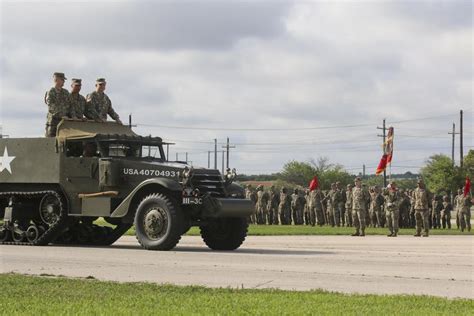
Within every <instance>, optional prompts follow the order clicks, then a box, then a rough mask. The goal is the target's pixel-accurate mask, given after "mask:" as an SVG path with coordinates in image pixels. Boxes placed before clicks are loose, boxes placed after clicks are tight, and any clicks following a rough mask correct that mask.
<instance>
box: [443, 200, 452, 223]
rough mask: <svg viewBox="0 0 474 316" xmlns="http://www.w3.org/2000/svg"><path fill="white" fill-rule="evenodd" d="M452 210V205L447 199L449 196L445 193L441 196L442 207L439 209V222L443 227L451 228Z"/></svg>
mask: <svg viewBox="0 0 474 316" xmlns="http://www.w3.org/2000/svg"><path fill="white" fill-rule="evenodd" d="M452 210H453V205H452V204H451V202H450V201H449V196H447V195H445V196H444V197H443V209H442V210H441V224H442V227H443V229H446V227H448V229H451V211H452Z"/></svg>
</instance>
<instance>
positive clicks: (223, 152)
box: [222, 150, 225, 175]
mask: <svg viewBox="0 0 474 316" xmlns="http://www.w3.org/2000/svg"><path fill="white" fill-rule="evenodd" d="M224 154H225V151H224V150H223V151H222V175H224Z"/></svg>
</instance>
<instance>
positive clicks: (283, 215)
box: [278, 187, 291, 225]
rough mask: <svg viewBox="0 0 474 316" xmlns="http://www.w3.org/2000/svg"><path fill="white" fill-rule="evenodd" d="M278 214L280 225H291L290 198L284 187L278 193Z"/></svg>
mask: <svg viewBox="0 0 474 316" xmlns="http://www.w3.org/2000/svg"><path fill="white" fill-rule="evenodd" d="M278 214H279V215H280V222H281V224H282V225H289V224H291V197H290V195H288V191H287V189H286V188H285V187H283V188H281V191H280V204H279V205H278Z"/></svg>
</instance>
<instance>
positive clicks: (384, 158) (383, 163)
mask: <svg viewBox="0 0 474 316" xmlns="http://www.w3.org/2000/svg"><path fill="white" fill-rule="evenodd" d="M385 168H387V155H386V154H383V156H382V159H380V162H379V165H378V166H377V170H376V171H375V174H376V175H379V174H381V173H382V172H383V171H384V170H385Z"/></svg>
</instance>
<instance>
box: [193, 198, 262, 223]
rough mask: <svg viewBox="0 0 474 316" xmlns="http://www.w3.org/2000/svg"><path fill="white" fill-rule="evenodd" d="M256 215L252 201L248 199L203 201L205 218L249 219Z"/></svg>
mask: <svg viewBox="0 0 474 316" xmlns="http://www.w3.org/2000/svg"><path fill="white" fill-rule="evenodd" d="M254 213H255V206H254V204H253V202H252V201H250V200H246V199H231V198H229V199H223V198H213V197H209V198H206V199H205V200H204V201H203V213H202V215H203V216H205V217H217V218H225V217H248V216H250V215H252V214H254Z"/></svg>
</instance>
